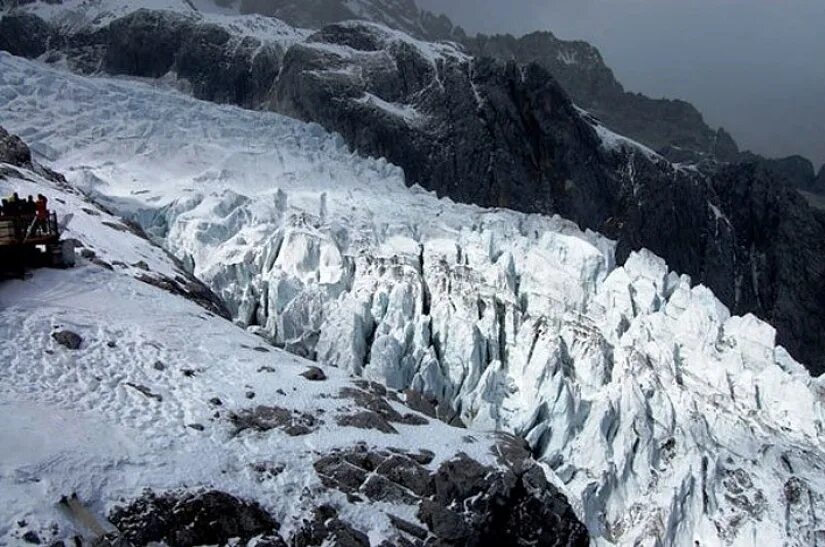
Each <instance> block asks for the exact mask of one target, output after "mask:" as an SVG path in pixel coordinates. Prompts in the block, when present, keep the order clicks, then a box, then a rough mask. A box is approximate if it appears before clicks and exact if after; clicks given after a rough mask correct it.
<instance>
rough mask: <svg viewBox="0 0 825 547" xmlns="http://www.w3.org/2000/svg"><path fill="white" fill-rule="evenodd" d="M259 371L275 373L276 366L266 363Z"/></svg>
mask: <svg viewBox="0 0 825 547" xmlns="http://www.w3.org/2000/svg"><path fill="white" fill-rule="evenodd" d="M258 372H267V373H274V372H275V368H274V367H270V366H269V365H264V366H262V367H261V368H259V369H258Z"/></svg>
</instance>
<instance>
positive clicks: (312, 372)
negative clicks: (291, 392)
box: [301, 367, 327, 382]
mask: <svg viewBox="0 0 825 547" xmlns="http://www.w3.org/2000/svg"><path fill="white" fill-rule="evenodd" d="M301 376H303V377H304V378H306V379H307V380H309V381H311V382H323V381H324V380H326V379H327V375H326V374H324V371H323V370H321V369H320V368H318V367H309V368H308V369H306V370H305V371H304V372H302V373H301Z"/></svg>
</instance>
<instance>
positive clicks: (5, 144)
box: [0, 19, 32, 167]
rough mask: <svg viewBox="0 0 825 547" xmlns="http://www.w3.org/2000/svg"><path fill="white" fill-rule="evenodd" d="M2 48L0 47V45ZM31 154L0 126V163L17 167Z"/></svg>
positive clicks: (28, 161)
mask: <svg viewBox="0 0 825 547" xmlns="http://www.w3.org/2000/svg"><path fill="white" fill-rule="evenodd" d="M2 34H3V31H2V19H0V36H2ZM0 40H2V38H0ZM0 49H2V47H0ZM31 161H32V156H31V152H30V151H29V147H28V146H26V143H24V142H23V141H22V140H21V139H20V137H18V136H17V135H11V134H9V132H8V131H6V130H5V129H3V128H2V127H0V163H8V164H11V165H16V166H17V167H25V166H29V165H31Z"/></svg>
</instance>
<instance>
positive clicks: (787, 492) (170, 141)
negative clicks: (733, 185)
mask: <svg viewBox="0 0 825 547" xmlns="http://www.w3.org/2000/svg"><path fill="white" fill-rule="evenodd" d="M0 66H1V67H2V69H3V70H2V71H0V95H2V96H4V97H9V98H10V100H9V101H7V103H6V104H7V106H3V107H0V112H2V114H3V116H4V123H5V124H7V125H8V127H9V128H10V129H12V130H14V131H15V132H18V133H21V134H23V135H24V136H25V137H26V138H27V139H28V140H29V141H30V142H32V144H33V147H34V150H35V151H48V152H49V154H50V155H51V157H50V159H51V160H52V164H53V166H55V167H56V168H58V169H60V170H62V171H64V172H66V173H67V175H68V177H69V179H70V180H71V181H72V182H73V183H75V184H77V185H78V186H80V187H82V188H84V189H85V190H86V191H87V192H89V193H91V194H93V195H94V196H95V197H96V199H98V200H100V201H101V202H103V203H106V204H107V205H109V206H110V207H112V208H114V209H116V210H118V211H120V212H121V213H122V214H124V215H128V216H130V217H132V218H133V219H135V220H137V221H138V222H140V223H141V224H142V225H143V226H144V227H145V228H146V230H147V232H149V233H150V234H152V235H153V237H155V238H156V239H157V240H158V241H160V242H162V243H163V245H164V246H165V247H166V248H167V249H169V250H170V251H171V252H172V253H174V254H175V255H176V256H177V257H178V258H180V259H181V261H182V262H183V263H184V264H186V265H187V266H188V267H189V268H190V269H191V270H192V271H193V272H194V273H195V274H196V275H197V277H199V278H200V279H202V280H203V281H205V282H206V283H207V284H209V285H210V286H211V287H212V288H213V289H214V290H215V291H216V292H217V293H219V295H220V296H221V297H222V298H223V299H224V301H225V302H226V304H227V306H228V307H229V309H230V310H231V312H232V314H233V315H234V317H235V320H236V321H237V322H239V323H240V324H243V325H245V326H248V327H249V328H250V329H251V330H252V331H253V332H256V333H258V334H260V335H261V336H264V337H266V338H268V339H269V340H270V341H271V342H272V343H274V344H276V345H278V346H281V347H284V348H286V349H288V350H290V351H292V352H294V353H297V354H300V355H303V356H307V357H310V358H313V359H316V360H318V361H320V362H323V363H326V364H330V365H334V366H337V367H340V368H342V369H345V370H347V371H350V372H351V373H353V374H356V375H361V376H364V377H367V378H370V379H375V380H380V381H382V382H384V383H386V384H387V385H389V386H391V387H394V388H399V389H400V388H406V387H411V388H413V389H415V390H416V391H419V392H421V393H423V394H425V395H427V396H430V397H433V398H435V399H438V400H439V401H446V402H448V403H449V404H451V405H452V406H453V407H454V408H455V409H456V410H457V411H458V412H459V413H460V416H461V418H462V419H463V421H465V422H466V423H467V424H469V425H470V426H471V427H474V428H480V429H488V428H496V429H502V430H506V431H510V432H514V433H517V434H519V435H522V436H524V437H525V438H526V439H527V440H528V441H529V442H530V444H531V446H532V447H533V450H534V452H535V454H536V456H537V457H539V458H540V459H541V460H542V461H543V462H545V463H546V465H547V466H549V467H550V468H552V469H553V471H554V472H555V475H556V476H557V477H558V481H559V484H561V485H563V486H564V488H565V490H566V492H568V493H569V494H570V497H571V501H572V503H573V505H574V507H575V508H576V510H577V512H578V513H579V515H580V517H581V518H582V520H583V521H584V522H585V523H586V524H587V526H588V528H589V529H590V531H591V533H592V534H593V536H594V537H595V538H596V539H595V541H596V543H599V544H617V545H650V546H656V545H662V546H664V545H676V546H689V547H694V546H695V542H699V545H702V546H704V545H723V544H724V545H738V546H746V545H754V544H755V543H757V542H759V543H761V544H765V545H798V546H803V545H805V546H807V545H822V544H825V530H823V527H822V524H821V522H822V519H823V509H825V500H823V497H822V496H823V493H825V478H823V475H822V472H821V471H822V469H823V468H825V457H823V440H825V438H824V437H823V433H824V432H823V428H822V423H823V422H822V419H823V417H822V413H823V404H822V397H823V393H824V392H823V386H822V382H821V380H820V379H817V378H811V377H810V376H809V375H808V373H807V372H805V371H804V369H803V368H802V367H801V366H800V365H799V364H798V363H796V362H794V361H793V359H791V357H790V356H789V355H788V354H787V352H786V351H784V350H783V349H782V348H781V347H778V346H776V343H775V332H774V330H773V328H772V327H770V326H769V325H767V324H766V323H764V322H762V321H760V320H758V319H756V318H755V317H752V316H747V317H734V316H731V314H730V313H729V311H728V310H727V308H725V307H724V306H723V305H722V304H721V303H720V302H719V301H718V300H717V299H716V298H715V297H714V295H713V294H712V293H711V292H710V291H709V290H708V289H706V288H704V287H702V286H694V285H693V284H692V283H691V280H690V279H689V278H688V277H686V276H680V275H678V274H676V273H674V272H671V271H669V269H668V267H667V265H666V264H665V263H664V261H663V260H661V259H660V258H658V257H656V256H654V255H652V254H651V253H649V252H647V251H644V250H642V251H639V252H636V253H634V254H632V255H631V256H630V258H629V259H628V260H627V262H626V263H625V264H624V265H617V264H616V263H615V260H614V245H613V243H612V242H611V241H609V240H607V239H605V238H603V237H601V236H599V235H597V234H593V233H590V232H582V231H580V230H579V229H578V228H577V227H576V226H575V225H573V224H572V223H569V222H567V221H564V220H563V219H560V218H548V217H542V216H536V215H524V214H518V213H514V212H512V211H506V210H485V209H480V208H477V207H473V206H467V205H460V204H454V203H452V202H450V201H449V200H439V199H437V198H436V197H435V196H433V195H432V194H429V193H426V192H424V191H422V190H420V189H418V188H412V189H407V188H405V186H404V181H403V174H402V173H401V172H400V171H399V170H398V169H396V168H394V167H393V166H391V165H387V164H386V163H385V162H382V161H381V160H368V159H363V158H359V157H357V156H355V155H353V154H352V153H350V152H349V151H348V150H347V149H346V147H344V146H343V145H342V143H341V141H340V139H338V138H336V137H335V136H333V135H329V134H327V133H325V132H323V131H322V130H321V129H320V128H318V127H317V126H312V125H306V124H302V123H299V122H296V121H293V120H288V119H286V118H283V117H280V116H277V115H274V114H263V113H253V112H247V111H243V110H240V109H236V108H232V107H226V106H216V105H211V104H207V103H201V102H198V101H194V100H192V99H189V98H187V97H184V96H182V95H179V94H176V93H174V92H171V91H166V90H157V89H152V88H149V87H148V86H144V85H141V84H137V83H134V82H128V81H120V82H118V81H113V80H106V79H88V78H82V77H77V76H71V75H67V74H63V73H59V72H56V71H54V70H52V69H49V68H45V67H42V66H40V65H37V64H33V63H28V62H24V61H21V60H18V59H13V58H11V57H9V56H6V55H2V54H0ZM24 89H25V90H27V91H29V92H31V91H33V90H36V91H37V93H38V94H39V96H40V97H43V98H47V99H48V100H43V101H41V102H39V103H33V102H32V101H30V100H28V99H27V98H26V97H27V95H26V94H25V93H18V92H17V91H20V90H24ZM69 101H71V102H72V103H73V104H77V105H78V107H79V108H78V110H79V112H78V111H75V112H73V113H72V115H73V116H75V118H74V119H75V120H76V123H74V124H72V125H71V126H69V125H68V124H65V123H62V120H63V118H62V117H61V116H62V110H61V108H62V105H65V104H66V103H67V102H69ZM97 120H111V122H110V123H107V124H105V125H103V126H100V125H99V124H98V123H97ZM115 120H116V121H115Z"/></svg>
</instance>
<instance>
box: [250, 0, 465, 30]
mask: <svg viewBox="0 0 825 547" xmlns="http://www.w3.org/2000/svg"><path fill="white" fill-rule="evenodd" d="M353 4H354V3H352V2H346V1H344V0H240V4H239V6H240V10H241V13H258V14H261V15H266V16H270V17H277V18H278V19H282V20H284V21H286V22H288V23H289V24H291V25H294V26H297V27H302V28H320V27H323V26H326V25H330V24H333V23H340V22H342V21H349V20H352V19H365V20H367V21H372V22H373V23H380V24H382V25H386V26H388V27H390V28H394V29H398V30H401V31H404V32H407V33H409V34H411V35H413V36H417V37H419V38H423V39H425V40H461V39H463V38H465V37H466V35H465V33H464V30H463V29H462V28H461V27H458V26H455V25H453V23H452V22H451V21H450V20H449V19H448V18H447V17H446V16H444V15H435V14H433V13H430V12H428V11H426V10H422V9H419V8H418V6H416V4H415V1H414V0H362V1H361V2H358V4H357V7H356V5H353Z"/></svg>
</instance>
